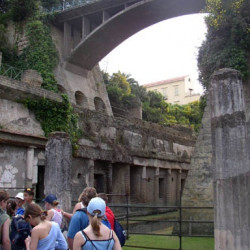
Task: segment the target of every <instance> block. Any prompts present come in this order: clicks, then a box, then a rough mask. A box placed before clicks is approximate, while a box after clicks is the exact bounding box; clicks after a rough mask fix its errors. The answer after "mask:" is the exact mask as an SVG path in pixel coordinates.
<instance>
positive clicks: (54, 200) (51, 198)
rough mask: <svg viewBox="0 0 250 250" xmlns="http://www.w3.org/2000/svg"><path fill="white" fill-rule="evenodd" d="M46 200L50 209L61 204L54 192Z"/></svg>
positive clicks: (46, 206) (46, 207) (46, 204)
mask: <svg viewBox="0 0 250 250" xmlns="http://www.w3.org/2000/svg"><path fill="white" fill-rule="evenodd" d="M44 202H45V209H47V210H49V209H51V208H53V207H56V206H57V205H58V204H59V201H58V200H57V198H56V196H55V195H54V194H49V195H47V196H46V197H45V199H44Z"/></svg>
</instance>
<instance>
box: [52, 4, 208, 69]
mask: <svg viewBox="0 0 250 250" xmlns="http://www.w3.org/2000/svg"><path fill="white" fill-rule="evenodd" d="M103 2H106V4H107V1H101V2H99V3H96V4H95V8H92V9H91V6H92V5H90V6H86V7H85V8H84V7H82V8H81V9H73V10H70V11H67V12H63V13H61V14H59V15H58V17H57V24H58V25H60V26H61V27H62V28H63V29H64V56H65V59H66V61H68V62H69V63H72V64H75V65H78V66H80V67H83V68H85V69H88V70H91V69H92V68H93V67H94V66H95V65H96V64H97V63H98V62H99V61H100V60H101V59H103V58H104V57H105V56H106V55H107V54H108V53H109V52H111V51H112V50H113V49H114V48H115V47H117V46H118V45H119V44H121V43H122V42H123V41H125V40H126V39H127V38H129V37H130V36H132V35H134V34H135V33H137V32H138V31H140V30H142V29H144V28H146V27H148V26H150V25H153V24H155V23H157V22H160V21H163V20H166V19H169V18H173V17H177V16H182V15H187V14H194V13H199V12H200V11H201V10H202V9H203V8H204V7H205V0H144V1H138V0H135V1H131V0H113V1H108V2H109V4H110V5H109V7H108V6H103V5H102V3H103ZM112 3H113V5H112ZM93 6H94V4H93ZM98 7H99V9H98ZM94 9H95V10H94Z"/></svg>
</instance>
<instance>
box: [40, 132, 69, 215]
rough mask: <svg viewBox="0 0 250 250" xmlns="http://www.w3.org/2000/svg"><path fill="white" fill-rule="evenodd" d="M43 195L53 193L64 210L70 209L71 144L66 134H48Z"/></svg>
mask: <svg viewBox="0 0 250 250" xmlns="http://www.w3.org/2000/svg"><path fill="white" fill-rule="evenodd" d="M45 158H46V163H45V175H44V187H45V190H44V192H45V195H48V194H55V195H56V196H57V198H58V200H59V201H60V204H61V205H62V208H63V209H64V210H66V211H70V210H71V201H72V196H71V192H72V176H71V169H72V145H71V142H70V139H69V136H68V134H66V133H64V132H54V133H51V134H50V137H49V139H48V142H47V144H46V148H45Z"/></svg>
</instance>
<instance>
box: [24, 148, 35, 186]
mask: <svg viewBox="0 0 250 250" xmlns="http://www.w3.org/2000/svg"><path fill="white" fill-rule="evenodd" d="M34 148H35V147H29V148H28V149H27V162H26V167H27V168H26V183H25V184H26V185H25V186H26V187H30V188H31V187H32V179H33V166H34Z"/></svg>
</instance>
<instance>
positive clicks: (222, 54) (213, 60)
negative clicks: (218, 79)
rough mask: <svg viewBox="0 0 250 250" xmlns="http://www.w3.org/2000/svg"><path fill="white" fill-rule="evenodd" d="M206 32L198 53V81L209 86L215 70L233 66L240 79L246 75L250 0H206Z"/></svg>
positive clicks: (249, 33)
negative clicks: (240, 75)
mask: <svg viewBox="0 0 250 250" xmlns="http://www.w3.org/2000/svg"><path fill="white" fill-rule="evenodd" d="M207 11H208V12H209V13H210V14H209V15H208V16H207V17H206V18H205V22H206V24H207V28H208V31H207V36H206V40H205V41H204V42H203V44H202V46H201V48H200V50H199V56H198V68H199V71H200V75H199V78H200V81H201V82H202V84H203V86H204V87H205V88H207V87H208V83H209V78H210V76H211V75H212V73H213V72H214V71H215V70H218V69H221V68H233V69H236V70H239V71H240V72H241V74H242V76H243V79H247V77H248V76H249V61H250V28H249V27H250V4H249V0H231V1H225V0H207Z"/></svg>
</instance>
